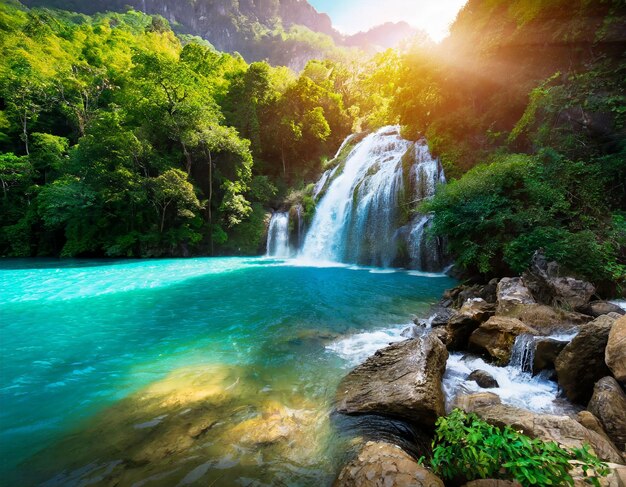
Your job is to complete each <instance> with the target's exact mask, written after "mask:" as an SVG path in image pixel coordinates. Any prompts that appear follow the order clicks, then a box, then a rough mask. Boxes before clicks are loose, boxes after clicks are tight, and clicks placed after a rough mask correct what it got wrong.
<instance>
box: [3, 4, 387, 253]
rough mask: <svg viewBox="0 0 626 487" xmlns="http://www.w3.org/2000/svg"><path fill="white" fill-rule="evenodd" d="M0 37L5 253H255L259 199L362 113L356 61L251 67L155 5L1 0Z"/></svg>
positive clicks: (363, 78)
mask: <svg viewBox="0 0 626 487" xmlns="http://www.w3.org/2000/svg"><path fill="white" fill-rule="evenodd" d="M0 33H1V36H0V52H1V57H0V184H1V186H2V193H1V194H0V229H1V230H0V255H7V256H30V255H64V256H101V255H108V256H160V255H189V254H193V253H208V254H213V253H256V252H257V251H258V250H259V243H260V240H261V236H262V234H263V230H264V225H265V218H266V216H265V215H266V212H265V210H264V207H267V206H268V203H270V202H271V201H273V200H275V199H279V198H280V197H281V194H285V193H286V192H287V188H288V186H290V185H292V184H296V183H298V181H302V180H303V179H304V178H305V177H307V176H308V177H309V178H311V177H316V176H317V174H318V172H319V170H320V167H321V164H322V159H323V157H325V156H326V155H327V154H330V153H332V152H334V151H335V150H336V149H337V147H338V146H339V144H340V142H341V140H342V139H343V138H344V137H345V136H346V135H347V134H348V133H350V131H351V130H352V129H353V126H358V125H361V124H367V123H370V122H369V121H368V120H366V119H365V118H366V117H361V116H360V113H361V110H360V108H359V106H360V104H362V103H365V98H364V96H362V95H360V93H361V92H362V91H363V90H362V86H361V85H366V84H367V83H368V82H369V78H368V76H367V75H366V74H365V71H363V70H353V69H350V68H348V67H347V66H344V65H340V64H337V63H335V62H333V61H324V62H311V63H309V64H308V65H307V66H306V68H305V69H304V71H303V72H302V73H301V74H299V75H296V74H294V73H293V72H291V71H290V70H289V69H287V68H275V67H271V66H270V65H269V64H267V63H264V62H262V63H253V64H251V65H248V64H247V63H246V62H245V61H244V60H243V59H242V58H241V57H240V56H237V55H235V56H232V55H229V54H224V53H219V52H217V51H215V50H214V49H213V48H212V47H211V46H210V45H209V44H208V43H206V42H204V41H202V40H200V39H195V38H189V37H185V38H184V41H182V40H181V39H180V38H178V37H177V36H176V35H174V33H173V32H172V31H171V30H170V28H169V25H168V24H167V22H166V21H165V20H164V19H163V18H161V17H158V16H157V17H150V16H147V15H144V14H141V13H138V12H135V11H132V10H131V11H128V12H127V13H125V14H118V13H109V14H103V15H96V16H94V17H87V16H83V15H78V14H70V13H67V12H62V11H50V10H45V9H31V10H29V9H26V8H24V7H22V6H21V5H20V4H19V3H17V2H3V3H0ZM367 103H368V105H367V109H368V110H367V113H368V114H369V108H370V106H371V102H370V101H369V100H368V101H367ZM378 105H381V106H383V105H384V102H383V101H381V102H379V103H377V104H375V106H378ZM383 110H384V109H383ZM374 111H376V110H374ZM363 112H365V110H363ZM361 119H363V120H361ZM374 123H378V121H374ZM300 184H302V183H300Z"/></svg>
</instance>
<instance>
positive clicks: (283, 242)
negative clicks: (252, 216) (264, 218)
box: [267, 212, 291, 258]
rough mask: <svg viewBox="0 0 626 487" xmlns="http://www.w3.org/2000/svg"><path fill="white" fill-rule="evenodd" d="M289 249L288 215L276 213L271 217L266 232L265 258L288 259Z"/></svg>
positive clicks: (286, 213)
mask: <svg viewBox="0 0 626 487" xmlns="http://www.w3.org/2000/svg"><path fill="white" fill-rule="evenodd" d="M290 254H291V251H290V248H289V213H288V212H285V213H281V212H276V213H274V214H273V215H272V220H271V221H270V226H269V230H268V232H267V256H268V257H279V258H288V257H290Z"/></svg>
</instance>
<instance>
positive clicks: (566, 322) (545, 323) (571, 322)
mask: <svg viewBox="0 0 626 487" xmlns="http://www.w3.org/2000/svg"><path fill="white" fill-rule="evenodd" d="M504 316H508V317H510V318H517V319H518V320H520V321H522V322H523V323H524V324H525V325H528V326H531V327H533V328H535V329H536V330H537V331H538V332H539V333H540V334H541V335H553V334H555V333H572V332H577V331H579V330H580V328H581V327H582V326H583V325H585V324H587V323H589V322H590V321H591V320H592V319H593V318H592V317H591V316H588V315H584V314H582V313H576V312H573V311H565V310H562V309H559V308H552V307H550V306H546V305H545V304H521V305H517V306H514V307H513V308H510V309H509V310H508V311H507V312H506V313H504Z"/></svg>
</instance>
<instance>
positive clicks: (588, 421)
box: [576, 411, 611, 441]
mask: <svg viewBox="0 0 626 487" xmlns="http://www.w3.org/2000/svg"><path fill="white" fill-rule="evenodd" d="M576 421H578V422H579V423H580V424H582V425H583V426H584V427H585V428H587V429H588V430H591V431H595V432H596V433H598V434H599V435H600V436H603V437H604V438H606V439H607V440H609V441H611V439H610V438H609V436H608V435H607V434H606V431H604V426H602V423H601V422H600V420H599V419H598V418H596V417H595V416H594V415H593V414H592V413H590V412H589V411H581V412H579V413H578V414H577V415H576Z"/></svg>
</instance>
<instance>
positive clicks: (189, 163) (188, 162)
mask: <svg viewBox="0 0 626 487" xmlns="http://www.w3.org/2000/svg"><path fill="white" fill-rule="evenodd" d="M180 144H181V145H182V146H183V154H185V161H186V163H185V166H186V169H187V176H190V175H191V166H192V164H193V161H192V159H191V154H189V151H188V150H187V146H186V145H185V143H184V142H181V143H180Z"/></svg>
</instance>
